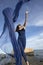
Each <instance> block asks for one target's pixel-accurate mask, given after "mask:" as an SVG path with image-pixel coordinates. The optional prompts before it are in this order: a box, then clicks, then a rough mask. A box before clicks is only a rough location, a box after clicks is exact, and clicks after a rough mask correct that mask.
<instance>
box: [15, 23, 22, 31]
mask: <svg viewBox="0 0 43 65" xmlns="http://www.w3.org/2000/svg"><path fill="white" fill-rule="evenodd" d="M19 26H21V24H18V25H17V27H16V32H18V30H19Z"/></svg>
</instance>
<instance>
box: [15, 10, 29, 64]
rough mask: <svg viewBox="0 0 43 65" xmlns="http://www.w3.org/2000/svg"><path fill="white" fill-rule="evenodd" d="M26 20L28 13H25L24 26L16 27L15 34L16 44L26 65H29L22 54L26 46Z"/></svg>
mask: <svg viewBox="0 0 43 65" xmlns="http://www.w3.org/2000/svg"><path fill="white" fill-rule="evenodd" d="M27 18H28V11H26V14H25V22H24V24H23V25H21V24H18V25H17V27H16V32H18V44H19V46H20V50H21V53H22V56H23V57H24V60H25V62H26V64H27V65H29V62H28V60H27V58H26V54H25V53H24V49H25V46H26V36H25V28H26V24H27V20H28V19H27Z"/></svg>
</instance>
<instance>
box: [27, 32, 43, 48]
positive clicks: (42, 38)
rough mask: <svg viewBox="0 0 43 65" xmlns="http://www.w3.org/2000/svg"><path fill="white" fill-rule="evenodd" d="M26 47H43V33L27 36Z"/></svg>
mask: <svg viewBox="0 0 43 65" xmlns="http://www.w3.org/2000/svg"><path fill="white" fill-rule="evenodd" d="M26 47H28V48H33V49H43V33H40V34H38V35H35V36H32V37H30V38H27V44H26Z"/></svg>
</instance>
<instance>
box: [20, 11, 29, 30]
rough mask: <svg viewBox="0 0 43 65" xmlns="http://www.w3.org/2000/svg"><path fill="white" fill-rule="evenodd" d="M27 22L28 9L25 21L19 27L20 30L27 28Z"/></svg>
mask: <svg viewBox="0 0 43 65" xmlns="http://www.w3.org/2000/svg"><path fill="white" fill-rule="evenodd" d="M27 22H28V11H26V13H25V22H24V24H23V25H22V26H21V27H20V28H19V30H22V29H23V28H24V29H25V28H26V25H27Z"/></svg>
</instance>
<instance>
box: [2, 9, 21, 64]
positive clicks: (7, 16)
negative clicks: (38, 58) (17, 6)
mask: <svg viewBox="0 0 43 65" xmlns="http://www.w3.org/2000/svg"><path fill="white" fill-rule="evenodd" d="M3 14H4V18H5V23H6V27H8V30H9V36H10V39H11V42H12V46H13V50H14V52H15V57H16V65H22V55H21V51H20V48H19V45H18V43H17V40H16V37H15V32H14V23H13V20H12V9H11V8H6V9H4V10H3ZM18 51H19V52H18Z"/></svg>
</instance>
